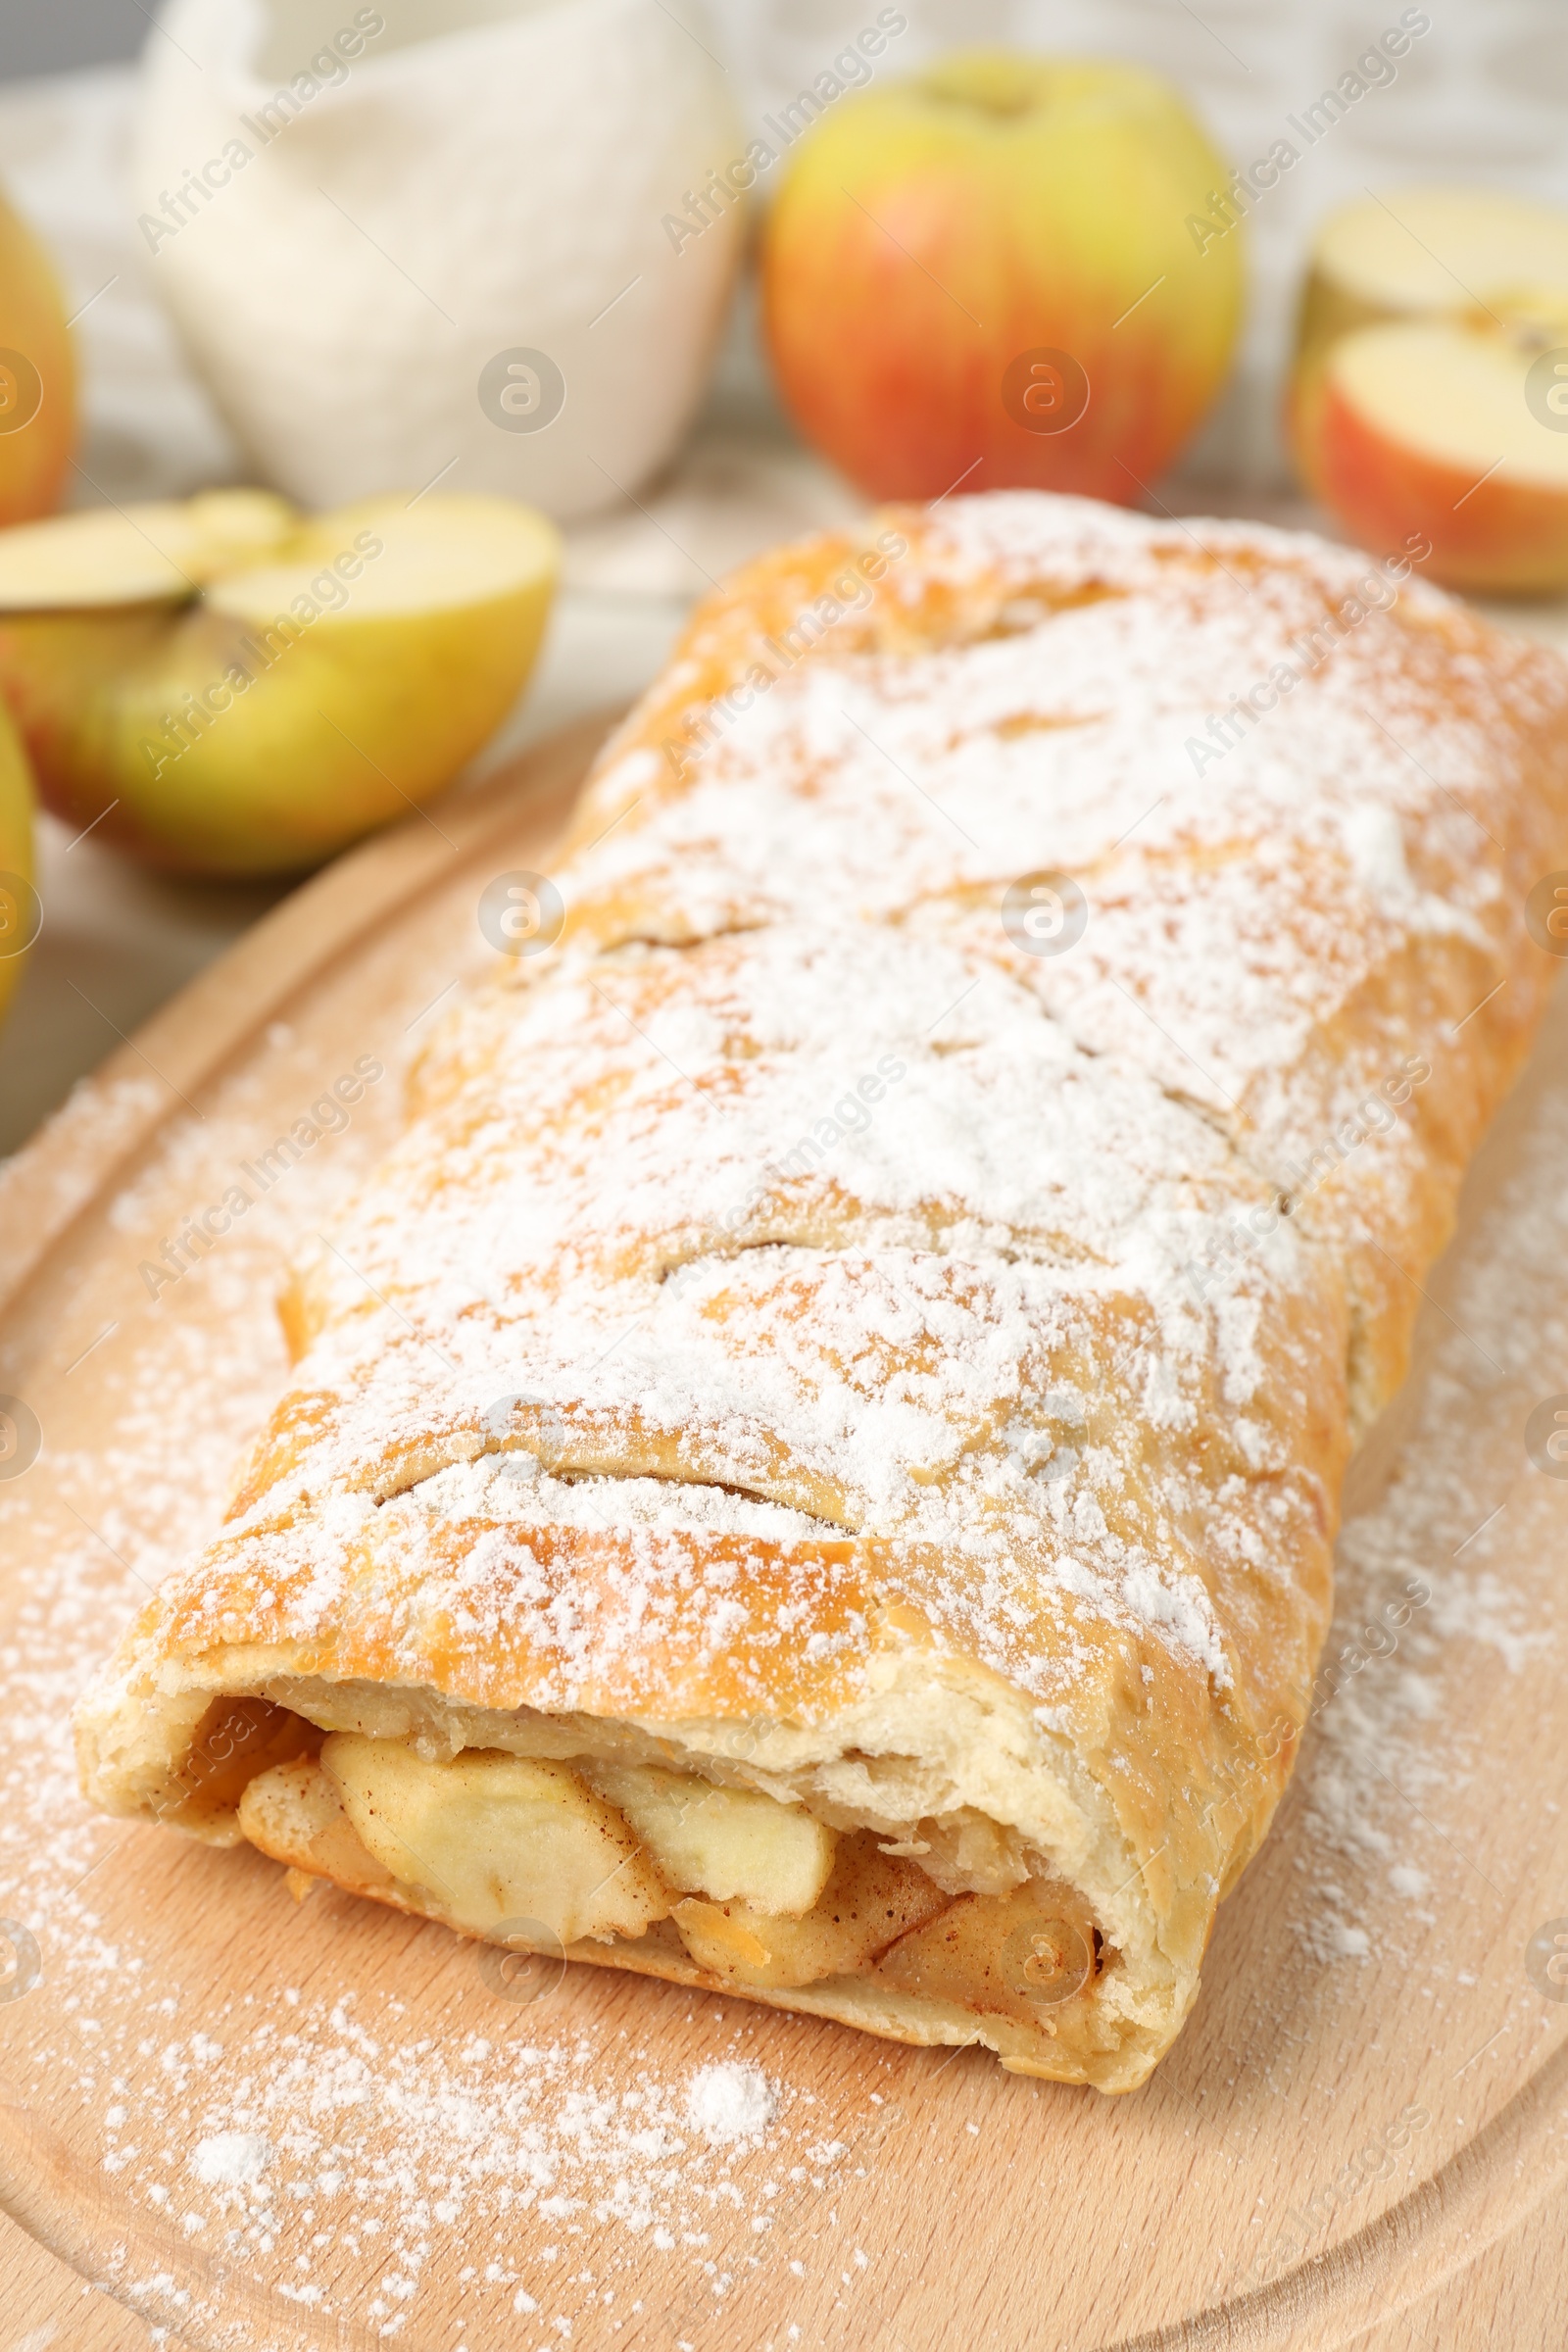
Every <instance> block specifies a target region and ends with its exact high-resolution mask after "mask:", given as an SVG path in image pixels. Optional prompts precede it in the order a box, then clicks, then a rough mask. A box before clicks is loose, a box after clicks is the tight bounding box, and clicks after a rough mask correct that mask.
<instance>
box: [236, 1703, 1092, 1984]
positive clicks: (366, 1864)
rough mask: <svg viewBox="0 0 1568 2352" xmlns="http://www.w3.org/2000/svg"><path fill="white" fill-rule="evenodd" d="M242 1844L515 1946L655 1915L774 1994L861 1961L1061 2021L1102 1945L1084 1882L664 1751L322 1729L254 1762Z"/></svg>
mask: <svg viewBox="0 0 1568 2352" xmlns="http://www.w3.org/2000/svg"><path fill="white" fill-rule="evenodd" d="M239 1823H240V1828H241V1829H242V1831H243V1832H244V1834H245V1836H246V1837H247V1838H249V1839H250V1841H251V1843H252V1844H253V1845H256V1846H258V1847H260V1849H261V1850H262V1852H263V1853H266V1854H270V1855H271V1856H272V1857H273V1858H274V1859H275V1860H277V1861H280V1862H285V1863H287V1864H289V1865H290V1866H291V1868H292V1869H293V1870H294V1871H295V1872H298V1873H305V1874H308V1875H309V1876H310V1877H313V1878H327V1879H331V1880H333V1881H334V1882H335V1883H336V1884H337V1885H339V1886H341V1887H347V1888H349V1889H350V1890H351V1891H353V1892H355V1893H363V1894H372V1895H378V1896H379V1897H380V1898H381V1899H382V1900H385V1901H391V1902H394V1903H397V1904H399V1905H400V1906H401V1907H403V1908H405V1909H409V1910H414V1911H422V1912H427V1913H430V1914H432V1915H434V1916H435V1917H437V1918H441V1919H444V1920H446V1921H448V1922H449V1923H450V1924H451V1925H452V1926H453V1927H456V1928H459V1929H462V1930H465V1931H466V1933H468V1934H469V1935H474V1936H490V1937H496V1936H505V1938H506V1940H508V1941H509V1942H520V1941H521V1940H523V1939H524V1936H525V1933H526V1931H524V1936H519V1934H518V1927H519V1923H524V1922H525V1923H528V1924H529V1925H530V1926H534V1927H537V1929H538V1930H539V1932H540V1934H539V1939H540V1941H541V1942H543V1941H545V1940H546V1939H547V1938H553V1939H555V1940H557V1941H559V1943H560V1944H561V1945H562V1946H564V1947H569V1946H571V1945H574V1944H581V1943H590V1944H592V1943H620V1944H622V1945H628V1944H635V1943H636V1942H637V1941H638V1940H639V1938H641V1937H643V1936H646V1935H648V1934H649V1932H650V1931H651V1930H653V1929H655V1928H659V1927H661V1923H663V1922H668V1923H669V1925H668V1926H667V1927H662V1929H661V1934H662V1937H663V1938H665V1939H666V1940H667V1938H668V1936H669V1934H670V1930H671V1929H673V1931H674V1933H675V1934H676V1935H678V1936H679V1938H680V1943H681V1945H682V1946H684V1949H685V1951H686V1953H687V1955H688V1957H689V1959H690V1960H691V1962H692V1963H693V1965H694V1967H695V1968H696V1969H697V1970H699V1971H701V1972H702V1975H703V1976H704V1977H706V1978H708V1979H709V1980H711V1981H713V1982H716V1983H717V1984H720V1985H728V1986H731V1987H733V1988H734V1989H735V1990H737V1991H755V1992H761V1993H767V1992H783V1991H790V1990H796V1989H799V1988H801V1987H803V1986H806V1985H820V1984H822V1983H824V1982H825V1981H827V1980H829V1979H840V1980H842V1979H845V1978H857V1979H859V1980H861V1981H863V1982H866V1983H868V1984H874V1985H880V1986H882V1987H884V1988H886V1989H887V1990H888V1991H889V1992H892V1993H897V1994H903V1995H912V1996H915V1997H916V1998H918V1999H921V2000H924V2001H934V2002H939V2003H941V2004H943V2005H944V2006H945V2007H957V2008H960V2009H968V2010H970V2011H975V2012H981V2013H985V2014H994V2015H999V2016H1003V2017H1008V2018H1012V2019H1014V2020H1016V2021H1018V2022H1019V2023H1021V2024H1025V2025H1045V2026H1046V2027H1047V2030H1048V2031H1054V2027H1053V2026H1052V2024H1051V2022H1050V2021H1051V2018H1052V2015H1053V2012H1054V2010H1056V2009H1058V2008H1059V2007H1061V2006H1063V2005H1064V2004H1065V2003H1066V2002H1068V2001H1070V2000H1072V1999H1074V1998H1076V1997H1077V1996H1078V1995H1079V1994H1080V1993H1082V1992H1084V1991H1086V1990H1088V1989H1089V1988H1090V1987H1091V1986H1092V1985H1093V1982H1094V1980H1095V1978H1096V1976H1097V1975H1098V1974H1099V1972H1100V1968H1101V1952H1102V1942H1101V1938H1100V1936H1099V1934H1098V1932H1097V1931H1096V1929H1095V1927H1094V1924H1093V1922H1092V1921H1091V1920H1090V1918H1089V1917H1088V1915H1087V1912H1086V1911H1085V1908H1084V1905H1083V1903H1082V1900H1081V1898H1079V1897H1078V1896H1077V1895H1075V1894H1074V1893H1073V1892H1072V1891H1071V1889H1069V1888H1067V1887H1064V1886H1063V1885H1062V1884H1061V1883H1060V1882H1059V1881H1056V1880H1054V1879H1041V1878H1030V1879H1028V1880H1027V1881H1026V1882H1025V1883H1024V1884H1023V1885H1022V1886H1019V1887H1013V1888H1012V1889H1011V1890H1010V1891H1008V1892H1005V1893H995V1892H976V1891H966V1892H954V1891H953V1890H952V1888H951V1887H942V1886H939V1885H938V1884H937V1882H936V1880H935V1879H934V1878H932V1877H930V1876H929V1875H928V1874H927V1873H926V1872H925V1871H924V1870H922V1869H921V1868H920V1867H919V1864H918V1863H917V1862H915V1861H914V1860H913V1859H911V1858H910V1857H909V1856H908V1855H907V1853H902V1852H897V1851H889V1850H887V1847H888V1841H887V1840H886V1839H885V1838H881V1837H880V1836H879V1835H878V1833H876V1832H874V1831H871V1830H865V1829H860V1830H848V1831H843V1832H840V1831H836V1830H833V1829H830V1828H829V1827H827V1825H826V1824H825V1823H823V1822H820V1821H818V1820H817V1819H816V1818H815V1817H814V1815H812V1814H810V1813H809V1812H808V1811H807V1810H806V1808H805V1807H804V1806H803V1805H800V1804H790V1803H785V1802H782V1801H781V1800H779V1799H778V1798H775V1797H773V1796H770V1795H767V1794H765V1793H764V1792H763V1791H761V1790H759V1789H734V1788H727V1787H719V1786H717V1785H715V1784H713V1783H711V1782H708V1781H705V1780H702V1779H701V1778H699V1777H698V1776H697V1775H695V1774H688V1773H680V1772H672V1771H666V1770H664V1769H662V1768H660V1767H657V1766H652V1765H644V1764H629V1763H624V1762H618V1761H604V1760H590V1759H581V1760H574V1761H573V1763H572V1764H570V1765H567V1764H564V1763H556V1762H541V1761H537V1760H534V1759H531V1758H525V1757H520V1756H515V1755H511V1754H507V1753H504V1752H502V1751H500V1750H495V1749H466V1750H464V1751H463V1753H461V1754H460V1755H458V1756H456V1757H454V1758H453V1759H452V1760H451V1761H450V1762H446V1763H433V1762H430V1761H428V1760H427V1759H426V1758H424V1757H422V1756H420V1755H419V1754H418V1753H417V1751H416V1750H415V1749H414V1748H413V1747H410V1746H406V1745H405V1744H404V1743H403V1742H402V1741H401V1740H387V1739H369V1738H367V1737H365V1736H364V1735H362V1734H360V1733H358V1732H334V1733H332V1734H331V1735H330V1736H329V1737H328V1738H327V1740H325V1742H324V1743H323V1745H322V1747H321V1750H320V1753H319V1757H312V1756H298V1757H294V1758H292V1759H290V1760H289V1761H287V1762H284V1763H282V1764H278V1765H274V1766H272V1767H271V1768H270V1769H269V1770H267V1771H264V1772H262V1773H261V1774H259V1775H258V1776H257V1778H256V1779H254V1780H253V1781H252V1782H251V1783H250V1786H249V1787H248V1788H247V1789H246V1790H245V1793H244V1795H243V1797H242V1799H241V1800H240V1806H239Z"/></svg>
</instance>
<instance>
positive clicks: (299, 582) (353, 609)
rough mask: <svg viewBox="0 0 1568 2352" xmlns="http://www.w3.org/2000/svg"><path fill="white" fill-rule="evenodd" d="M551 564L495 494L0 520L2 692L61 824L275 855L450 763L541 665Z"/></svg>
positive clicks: (238, 864)
mask: <svg viewBox="0 0 1568 2352" xmlns="http://www.w3.org/2000/svg"><path fill="white" fill-rule="evenodd" d="M559 564H560V541H559V538H558V535H557V533H556V531H555V529H554V527H553V525H552V524H550V523H548V522H547V521H545V520H544V518H543V517H542V516H541V515H536V514H535V513H534V512H533V511H532V509H531V508H528V507H523V506H519V505H517V504H516V503H515V502H514V501H513V500H510V499H503V498H470V497H450V498H441V497H429V498H424V499H420V500H418V501H417V502H416V503H414V504H410V503H409V502H407V501H406V500H404V499H402V498H380V499H368V500H366V501H364V502H362V503H361V504H360V505H358V506H354V507H345V508H343V509H342V510H341V511H340V512H338V513H336V514H332V515H317V516H313V517H305V516H302V515H298V514H297V513H296V512H295V510H294V509H292V508H291V507H289V506H288V505H287V504H286V503H285V502H284V501H283V500H281V499H278V498H274V497H272V496H270V494H269V493H265V492H261V491H217V492H210V493H208V494H207V495H206V496H204V497H202V498H197V499H193V500H191V501H190V502H189V503H188V504H187V505H183V506H170V505H159V506H145V507H130V508H126V509H124V510H116V511H115V512H113V513H104V514H99V513H93V514H87V515H68V516H64V517H62V518H60V519H59V520H57V521H54V522H49V523H38V524H33V525H30V526H25V527H24V528H22V529H19V530H15V531H11V532H8V533H6V534H5V535H4V536H3V537H0V693H3V695H4V697H5V700H6V702H7V703H8V704H9V706H10V709H11V711H12V713H13V715H14V716H15V718H16V720H17V723H18V725H19V726H20V728H21V730H22V733H23V737H24V740H25V744H26V746H27V749H28V751H29V753H30V755H31V758H32V762H33V765H34V768H35V770H36V772H37V777H38V784H39V790H40V792H41V794H42V797H43V799H44V801H45V804H46V805H47V806H48V807H49V808H50V809H53V810H54V811H55V813H56V814H57V815H59V816H60V817H61V818H63V820H64V821H65V822H66V823H68V824H70V825H72V826H73V827H74V828H75V829H77V830H80V829H82V828H84V827H86V826H88V825H93V824H97V826H98V832H97V838H98V839H100V840H107V841H113V842H116V843H118V844H119V845H120V846H121V847H123V848H124V849H127V850H130V851H132V852H134V853H135V854H137V855H139V856H141V857H143V858H147V859H149V860H150V861H152V862H154V863H156V864H159V865H163V866H167V867H169V868H171V869H172V870H174V871H177V872H185V873H202V874H219V875H223V874H229V875H239V874H266V873H286V872H290V871H294V870H297V869H299V868H302V867H306V866H310V865H313V864H317V863H319V861H320V860H321V859H322V858H327V857H330V856H331V855H332V854H333V853H334V852H335V851H337V850H339V849H341V848H342V847H343V846H344V845H345V844H346V843H348V842H350V841H353V840H354V839H356V838H357V837H358V836H359V835H360V834H362V833H366V832H368V831H369V830H371V829H372V828H373V827H374V826H376V825H380V824H384V823H386V822H387V821H388V820H389V819H390V818H393V817H397V816H402V815H405V814H406V813H407V812H408V810H409V809H410V808H411V807H415V806H417V805H418V804H420V803H421V802H422V801H424V800H426V799H428V798H430V797H431V796H433V795H434V794H436V793H438V792H439V791H441V790H442V789H443V787H444V786H446V785H447V784H449V783H450V782H451V781H452V779H453V777H454V776H455V775H456V774H457V772H458V770H459V769H460V768H461V767H462V766H463V764H464V762H465V761H466V760H468V759H469V758H470V757H471V756H472V754H473V753H474V752H476V751H478V750H479V749H480V747H481V746H482V745H483V744H484V743H485V741H486V740H487V739H488V737H489V736H490V735H492V734H493V733H494V731H495V729H496V728H497V726H498V725H499V724H500V722H501V720H502V719H503V718H504V717H505V716H506V714H507V711H509V710H510V708H511V706H512V704H513V702H514V701H515V698H516V695H517V693H518V692H519V690H520V688H521V687H522V685H523V683H524V681H525V680H526V678H527V676H528V674H529V672H530V670H531V669H532V667H533V663H534V660H535V657H536V655H537V653H538V650H539V644H540V639H541V637H542V635H543V631H544V624H545V619H546V615H547V613H548V612H549V607H550V599H551V595H552V592H553V589H554V585H555V580H556V574H557V571H558V569H559ZM100 820H101V821H100Z"/></svg>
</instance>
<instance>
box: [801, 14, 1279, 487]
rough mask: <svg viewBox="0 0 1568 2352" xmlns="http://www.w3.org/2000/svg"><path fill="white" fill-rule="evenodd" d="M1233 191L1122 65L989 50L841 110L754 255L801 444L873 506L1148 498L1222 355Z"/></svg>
mask: <svg viewBox="0 0 1568 2352" xmlns="http://www.w3.org/2000/svg"><path fill="white" fill-rule="evenodd" d="M1226 182H1227V174H1226V172H1225V169H1224V167H1223V165H1222V164H1221V162H1220V159H1219V157H1218V155H1217V154H1216V153H1215V151H1214V149H1213V148H1212V147H1211V146H1210V144H1209V142H1208V140H1207V139H1206V138H1205V137H1204V135H1203V133H1202V131H1201V129H1200V127H1199V125H1198V123H1196V122H1195V121H1194V120H1193V118H1192V116H1191V115H1190V114H1189V112H1188V111H1187V109H1186V107H1185V106H1184V105H1183V104H1182V101H1181V100H1180V98H1179V97H1178V96H1177V95H1176V93H1175V92H1174V91H1173V90H1171V89H1170V88H1169V87H1168V86H1167V85H1166V84H1165V83H1164V82H1163V81H1161V80H1159V79H1158V78H1157V77H1156V76H1155V75H1153V74H1152V73H1144V72H1142V71H1140V70H1139V69H1137V68H1135V67H1132V66H1125V65H1117V64H1111V63H1098V62H1094V61H1081V60H1070V61H1065V60H1064V61H1054V60H1051V59H1047V58H1039V57H1028V56H1023V55H1019V54H1015V53H1011V52H1005V51H995V50H985V51H974V52H969V53H965V54H962V55H959V56H956V57H952V58H949V59H947V60H946V61H944V62H942V63H940V64H938V65H936V66H933V67H932V68H931V69H930V70H929V71H928V72H926V73H920V74H917V75H915V76H914V77H913V79H911V80H907V81H900V82H890V83H889V84H888V85H887V86H886V87H884V88H880V89H879V88H872V89H868V90H866V91H865V92H863V93H862V94H861V95H859V96H858V97H849V98H846V99H844V100H842V101H841V102H840V103H839V104H838V105H837V106H836V107H835V109H834V111H833V112H832V113H831V114H829V115H826V116H824V117H823V118H822V119H821V120H820V121H818V122H816V123H813V125H812V126H811V129H810V130H809V132H808V134H807V135H806V137H805V138H804V139H803V140H802V142H801V145H800V148H799V150H798V152H797V154H796V156H795V159H794V161H793V163H792V165H791V167H790V169H789V172H788V173H787V175H786V177H785V178H784V181H783V184H782V185H781V187H780V189H779V192H778V197H777V200H776V202H775V204H774V206H773V210H772V214H771V216H770V218H769V220H768V222H767V227H766V231H765V237H764V245H763V257H762V291H763V306H764V317H765V322H766V331H767V338H768V342H769V345H770V347H771V351H772V356H773V361H774V365H775V368H776V369H777V373H778V380H779V383H780V386H781V388H782V391H783V395H784V399H785V401H786V403H787V405H788V407H789V408H790V410H791V412H792V413H793V415H794V417H795V419H796V421H797V423H798V424H799V426H800V428H801V430H802V432H803V433H805V435H806V437H807V438H808V440H809V441H811V442H812V443H814V444H815V446H816V447H817V448H818V449H819V450H821V451H822V453H823V454H824V455H825V456H826V457H828V458H829V459H831V460H832V462H833V463H834V464H835V465H836V466H839V467H840V468H841V469H842V470H843V471H844V472H845V473H847V474H848V475H849V476H850V478H851V479H852V480H853V481H855V482H856V483H858V485H859V486H860V488H862V489H863V490H865V491H866V492H868V493H869V494H870V495H871V496H873V497H877V498H935V497H939V496H941V495H942V493H943V492H945V491H947V490H949V489H951V488H953V487H954V486H955V484H956V483H958V482H961V483H962V484H963V486H964V488H965V489H966V490H978V489H1000V488H1005V487H1009V486H1019V485H1023V486H1028V487H1033V488H1042V489H1054V490H1074V491H1082V492H1084V493H1087V494H1088V495H1090V496H1093V497H1097V498H1108V499H1116V500H1120V501H1122V502H1123V503H1126V502H1128V501H1130V500H1132V499H1135V498H1136V497H1137V496H1138V495H1139V492H1140V489H1141V487H1143V486H1144V485H1147V484H1148V483H1150V482H1152V480H1153V479H1154V478H1155V477H1156V476H1157V475H1158V474H1160V473H1161V472H1163V470H1164V469H1165V467H1166V466H1168V465H1169V464H1170V461H1171V459H1172V458H1173V457H1174V456H1175V454H1176V452H1177V451H1178V450H1179V449H1180V448H1181V446H1182V444H1183V442H1184V441H1185V440H1186V439H1187V437H1188V435H1189V434H1190V433H1191V431H1192V430H1193V428H1194V426H1195V425H1196V424H1197V423H1198V421H1199V419H1200V418H1201V416H1202V415H1203V413H1204V411H1205V410H1206V409H1207V407H1208V405H1209V403H1210V401H1211V400H1212V399H1213V397H1214V395H1215V393H1216V392H1217V390H1218V389H1219V386H1220V384H1221V382H1222V380H1223V378H1224V376H1225V373H1226V370H1227V368H1228V367H1229V364H1230V359H1231V353H1232V349H1233V347H1234V344H1235V340H1236V332H1237V326H1238V323H1239V319H1240V315H1241V299H1242V233H1241V230H1240V228H1239V226H1237V227H1232V228H1231V229H1230V230H1229V231H1227V232H1226V233H1223V234H1216V233H1215V232H1214V226H1213V221H1212V220H1211V219H1209V218H1207V216H1209V214H1210V211H1211V206H1212V204H1213V202H1214V198H1215V191H1216V190H1222V189H1223V188H1224V187H1225V186H1226ZM1197 217H1204V218H1203V226H1204V229H1205V230H1206V232H1207V233H1206V234H1205V235H1195V234H1194V231H1193V228H1192V225H1191V221H1192V219H1193V218H1197Z"/></svg>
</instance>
